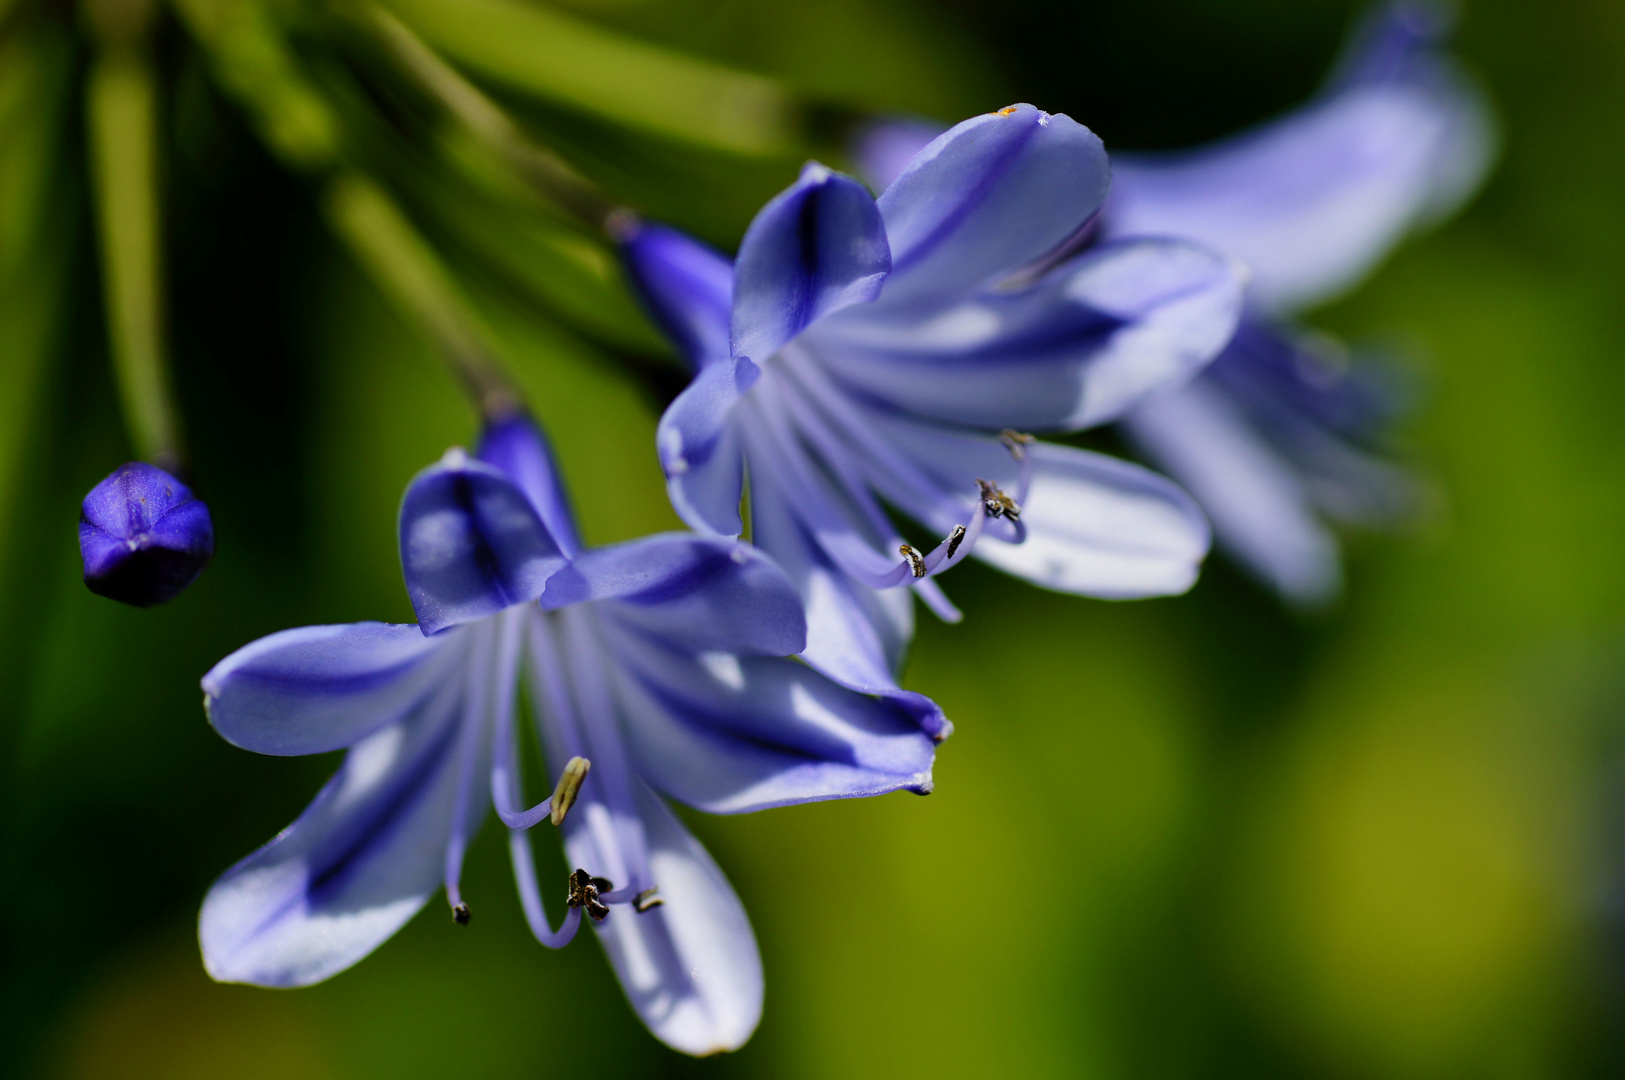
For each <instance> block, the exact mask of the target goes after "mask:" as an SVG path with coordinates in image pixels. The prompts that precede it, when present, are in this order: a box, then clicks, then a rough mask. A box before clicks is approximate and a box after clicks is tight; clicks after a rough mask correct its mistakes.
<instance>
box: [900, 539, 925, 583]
mask: <svg viewBox="0 0 1625 1080" xmlns="http://www.w3.org/2000/svg"><path fill="white" fill-rule="evenodd" d="M897 551H898V553H899V554H901V555H902V556H903V558H905V559H907V560H908V568H909V569H910V570H912V571H913V572H914V576H915V577H924V576H925V558H924V556H922V555H921V554H920V553H919V552H918V551H915V550H914V549H913V548H911V547H909V546H908V545H907V544H904V545H903V546H901V547H899V548H898V549H897Z"/></svg>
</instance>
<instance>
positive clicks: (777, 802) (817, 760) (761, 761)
mask: <svg viewBox="0 0 1625 1080" xmlns="http://www.w3.org/2000/svg"><path fill="white" fill-rule="evenodd" d="M605 622H606V626H607V627H608V635H607V636H608V637H609V640H610V642H611V649H612V651H613V652H614V654H615V656H616V658H617V660H618V661H619V662H618V665H617V667H618V670H619V671H620V672H621V674H622V677H621V678H620V680H619V681H618V684H617V690H618V696H619V699H620V702H621V712H622V716H623V718H624V721H625V723H624V727H625V730H626V732H627V738H628V740H629V742H630V744H631V747H632V750H633V754H634V756H635V757H636V759H637V761H638V767H639V772H640V773H641V775H643V776H644V777H645V778H646V779H648V780H649V781H650V782H651V783H653V784H654V785H655V787H656V788H658V789H659V790H661V791H663V792H665V793H666V794H668V795H670V796H672V797H673V798H676V799H679V800H681V801H682V802H685V803H687V804H689V805H690V806H693V807H696V808H697V809H701V810H705V811H708V812H710V813H739V812H742V811H747V810H760V809H763V808H765V807H770V806H783V805H786V804H790V803H802V802H812V801H817V800H823V799H839V798H853V797H857V796H866V795H880V794H884V793H886V792H889V791H897V790H899V789H902V788H908V789H911V790H914V791H918V792H926V791H929V790H930V789H931V763H932V759H933V757H934V754H935V747H936V744H935V742H934V741H933V740H932V739H931V738H930V737H929V736H927V735H926V734H925V733H923V732H922V731H921V730H920V727H919V725H918V723H917V721H916V719H915V717H914V716H913V715H911V714H910V713H909V712H908V711H907V710H906V709H902V708H899V707H898V706H896V705H895V704H893V703H891V702H888V701H886V700H884V699H877V698H873V697H870V696H868V695H865V694H859V693H855V692H854V691H851V690H848V689H845V688H844V687H842V686H840V685H838V684H837V683H835V682H833V681H832V680H830V679H828V678H826V677H825V676H823V675H821V674H819V673H818V672H817V671H814V670H813V669H812V668H810V667H808V666H807V665H806V664H802V663H798V662H796V661H794V660H788V659H781V658H778V657H743V658H741V657H739V656H736V655H735V654H733V653H731V652H708V651H703V650H700V649H695V648H691V647H687V646H685V645H684V644H683V643H681V642H680V641H677V640H674V639H670V638H666V639H651V638H649V637H648V636H647V635H646V634H644V633H643V632H642V631H641V630H640V629H639V628H637V627H627V626H624V625H620V624H619V620H618V619H617V618H615V617H614V612H613V609H612V612H611V615H610V618H608V619H606V620H605Z"/></svg>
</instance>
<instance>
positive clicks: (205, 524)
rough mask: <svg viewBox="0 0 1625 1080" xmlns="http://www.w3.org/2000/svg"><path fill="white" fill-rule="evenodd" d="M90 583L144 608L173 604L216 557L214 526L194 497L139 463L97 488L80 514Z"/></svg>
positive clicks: (107, 594) (99, 591) (93, 588)
mask: <svg viewBox="0 0 1625 1080" xmlns="http://www.w3.org/2000/svg"><path fill="white" fill-rule="evenodd" d="M79 554H80V555H81V556H82V557H83V559H84V564H85V584H86V585H87V586H89V588H90V591H91V592H93V593H96V594H97V595H99V596H105V597H107V598H108V599H110V600H117V601H119V602H120V603H125V604H133V605H135V606H136V607H151V606H153V605H154V604H162V603H164V602H165V601H166V600H169V599H171V598H173V597H174V596H175V595H176V594H177V593H179V592H180V591H181V590H182V589H184V588H186V587H187V586H188V585H190V584H192V582H193V581H195V580H196V579H197V576H198V575H199V574H201V573H202V572H203V568H204V567H205V566H208V565H209V560H210V559H211V558H213V557H214V521H213V519H211V518H210V517H209V508H208V507H207V506H205V505H204V504H203V503H202V502H199V501H198V500H197V499H196V498H194V497H193V495H192V490H191V489H190V488H188V487H187V486H186V485H185V484H183V483H181V482H180V481H179V480H177V479H175V478H174V477H173V476H171V475H169V473H167V472H165V471H164V470H162V469H160V468H158V467H157V466H156V465H148V464H146V463H145V462H140V461H132V462H130V463H129V464H127V465H121V466H119V467H118V468H117V469H116V470H114V472H113V474H112V475H111V476H109V477H108V478H107V479H105V480H103V481H102V482H101V483H99V484H97V485H96V486H95V487H94V488H92V489H91V491H90V494H89V495H86V496H85V501H84V504H83V505H82V507H81V508H80V513H79Z"/></svg>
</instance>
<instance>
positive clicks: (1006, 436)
mask: <svg viewBox="0 0 1625 1080" xmlns="http://www.w3.org/2000/svg"><path fill="white" fill-rule="evenodd" d="M999 441H1000V442H1001V443H1003V444H1004V448H1005V449H1006V450H1008V451H1010V456H1011V457H1013V458H1015V459H1016V460H1017V461H1022V460H1024V459H1025V458H1026V457H1027V444H1029V443H1031V442H1032V441H1033V437H1032V436H1031V435H1027V434H1024V433H1023V432H1020V431H1016V430H1015V429H1014V428H1005V429H1004V430H1003V431H1001V432H999Z"/></svg>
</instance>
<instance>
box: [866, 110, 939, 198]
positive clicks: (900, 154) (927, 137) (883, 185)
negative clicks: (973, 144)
mask: <svg viewBox="0 0 1625 1080" xmlns="http://www.w3.org/2000/svg"><path fill="white" fill-rule="evenodd" d="M946 130H948V129H947V125H945V124H939V123H937V122H936V121H934V120H921V119H917V118H915V117H904V116H890V117H882V118H881V119H879V120H872V121H870V122H868V123H866V124H864V125H863V126H862V127H861V128H859V129H858V132H857V134H856V136H855V137H854V138H853V140H852V159H853V161H854V162H855V163H856V164H857V167H858V168H857V172H858V175H859V176H861V177H862V178H863V180H864V182H865V183H867V184H868V185H869V186H870V187H871V188H873V189H874V190H876V191H885V190H886V189H887V188H889V187H891V185H892V183H893V181H895V180H896V179H897V178H898V177H899V176H902V175H903V170H905V169H907V168H908V167H909V165H910V164H911V163H913V161H914V158H915V156H916V155H918V154H919V152H920V151H921V150H924V149H925V148H926V147H927V146H930V145H931V143H932V142H933V141H934V140H935V139H936V137H937V136H938V135H941V134H942V133H943V132H944V131H946Z"/></svg>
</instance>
